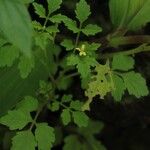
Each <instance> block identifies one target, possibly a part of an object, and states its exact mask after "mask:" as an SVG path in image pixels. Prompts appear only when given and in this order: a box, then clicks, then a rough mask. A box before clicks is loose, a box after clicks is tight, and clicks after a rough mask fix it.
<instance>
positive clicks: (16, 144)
mask: <svg viewBox="0 0 150 150" xmlns="http://www.w3.org/2000/svg"><path fill="white" fill-rule="evenodd" d="M36 145H37V143H36V141H35V138H34V135H33V134H32V132H31V131H29V130H28V131H22V132H18V133H17V135H16V136H14V137H13V139H12V148H11V150H35V147H36Z"/></svg>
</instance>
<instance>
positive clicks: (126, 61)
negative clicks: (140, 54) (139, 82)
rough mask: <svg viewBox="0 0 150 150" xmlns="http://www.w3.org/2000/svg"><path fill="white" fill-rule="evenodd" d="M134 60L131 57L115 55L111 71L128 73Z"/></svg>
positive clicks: (132, 66)
mask: <svg viewBox="0 0 150 150" xmlns="http://www.w3.org/2000/svg"><path fill="white" fill-rule="evenodd" d="M134 63H135V62H134V59H133V58H132V57H131V56H125V55H121V54H119V55H115V56H114V57H113V61H112V68H113V70H122V71H128V70H130V69H133V68H134Z"/></svg>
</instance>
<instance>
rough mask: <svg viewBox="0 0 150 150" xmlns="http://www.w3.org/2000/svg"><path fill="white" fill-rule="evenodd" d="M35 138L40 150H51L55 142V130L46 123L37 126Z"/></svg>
mask: <svg viewBox="0 0 150 150" xmlns="http://www.w3.org/2000/svg"><path fill="white" fill-rule="evenodd" d="M35 138H36V140H37V143H38V149H39V150H50V149H51V148H52V144H53V143H54V141H55V134H54V129H53V128H52V127H50V126H48V125H47V124H46V123H40V124H37V127H36V130H35Z"/></svg>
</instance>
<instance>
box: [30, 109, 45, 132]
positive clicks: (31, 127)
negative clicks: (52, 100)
mask: <svg viewBox="0 0 150 150" xmlns="http://www.w3.org/2000/svg"><path fill="white" fill-rule="evenodd" d="M42 108H43V106H42V107H39V109H38V110H37V112H36V115H35V117H34V119H33V121H32V124H31V126H30V128H29V130H30V131H31V130H32V129H33V127H34V125H35V124H36V120H37V118H38V116H39V114H40V112H41V111H42Z"/></svg>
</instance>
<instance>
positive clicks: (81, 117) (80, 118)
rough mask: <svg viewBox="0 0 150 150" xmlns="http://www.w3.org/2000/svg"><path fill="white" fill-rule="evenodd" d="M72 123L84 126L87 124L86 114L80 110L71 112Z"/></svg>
mask: <svg viewBox="0 0 150 150" xmlns="http://www.w3.org/2000/svg"><path fill="white" fill-rule="evenodd" d="M72 116H73V119H74V123H75V124H77V125H78V126H79V127H86V126H87V125H88V120H89V118H88V116H87V115H86V114H85V113H84V112H81V111H75V112H73V113H72Z"/></svg>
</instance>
